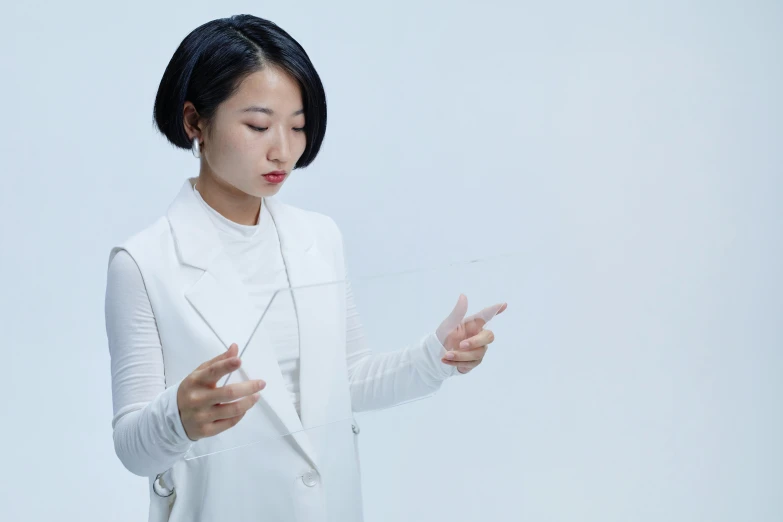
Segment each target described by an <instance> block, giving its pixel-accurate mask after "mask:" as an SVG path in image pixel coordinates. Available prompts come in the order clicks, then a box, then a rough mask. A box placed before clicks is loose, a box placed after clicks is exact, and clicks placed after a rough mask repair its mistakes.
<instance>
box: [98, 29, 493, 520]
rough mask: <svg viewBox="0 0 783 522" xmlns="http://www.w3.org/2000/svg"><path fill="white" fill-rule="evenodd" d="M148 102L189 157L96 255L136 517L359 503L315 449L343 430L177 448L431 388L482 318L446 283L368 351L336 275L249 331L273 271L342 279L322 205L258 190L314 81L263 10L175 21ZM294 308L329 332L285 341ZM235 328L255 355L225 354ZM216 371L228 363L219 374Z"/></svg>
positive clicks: (304, 514)
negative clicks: (143, 219)
mask: <svg viewBox="0 0 783 522" xmlns="http://www.w3.org/2000/svg"><path fill="white" fill-rule="evenodd" d="M154 120H155V123H156V125H157V128H158V129H159V130H160V132H161V133H162V134H163V135H164V136H165V137H166V138H167V139H168V140H169V141H170V142H171V143H172V144H173V145H174V146H176V147H178V148H181V149H190V150H191V151H192V152H193V154H194V155H195V156H196V157H197V158H199V165H200V167H199V172H198V176H197V177H194V178H190V179H188V180H186V181H185V183H184V184H183V186H182V189H181V190H180V192H179V194H178V195H177V196H176V198H175V199H174V201H173V202H172V203H171V205H170V207H169V209H168V211H167V212H166V215H164V216H162V217H161V218H159V219H158V220H157V221H156V222H155V223H153V224H152V225H151V226H149V227H147V228H146V229H144V230H142V231H141V232H139V233H137V234H136V235H134V236H133V237H131V238H129V239H128V240H127V241H125V242H124V243H122V244H121V245H119V246H117V247H115V248H113V249H112V251H111V255H110V259H109V268H108V284H107V291H106V327H107V334H108V340H109V349H110V353H111V366H112V368H111V369H112V394H113V405H114V418H113V429H114V442H115V448H116V452H117V455H118V456H119V458H120V460H121V461H122V463H123V464H124V465H125V466H126V468H127V469H128V470H130V471H131V472H133V473H135V474H137V475H140V476H146V477H149V483H150V499H151V504H150V520H152V521H162V520H172V521H185V520H187V521H194V520H307V521H312V520H338V519H339V520H342V521H346V520H347V521H351V520H357V521H358V520H361V516H362V515H361V503H360V502H359V499H360V498H361V497H360V484H359V482H358V480H355V479H353V480H351V477H349V476H348V475H347V474H345V472H344V470H343V469H342V468H341V467H340V466H339V465H338V466H336V467H335V466H331V467H330V466H329V465H327V464H326V463H325V459H324V458H323V457H324V455H325V454H327V453H330V454H331V453H334V452H336V451H337V450H338V449H342V447H340V445H341V444H344V445H346V447H347V448H354V449H355V434H354V433H350V432H348V433H344V434H343V433H342V432H340V435H339V438H338V439H335V440H332V441H331V442H330V445H332V446H330V447H329V448H328V451H326V450H324V449H323V448H320V451H315V450H314V449H313V447H312V446H311V447H308V444H309V443H308V441H307V440H306V437H281V438H280V439H279V440H276V441H274V443H272V442H270V443H269V444H255V445H252V446H250V447H247V448H244V449H241V450H238V451H231V452H226V454H225V455H220V456H219V457H215V458H203V459H186V458H184V457H185V455H186V454H187V453H188V451H190V450H191V449H192V448H193V446H194V445H201V449H202V450H204V451H206V452H209V449H210V448H212V447H217V446H210V444H214V443H215V441H219V440H221V438H223V440H226V438H227V437H229V436H230V434H237V433H242V431H241V430H246V431H250V430H255V429H263V428H264V427H268V426H270V425H272V424H271V423H275V422H276V423H277V424H275V425H276V426H279V425H280V424H281V423H282V426H283V428H282V429H283V431H282V432H281V433H290V432H294V431H297V428H298V429H299V430H301V429H302V427H303V426H313V425H318V423H319V422H323V421H325V420H328V415H326V413H325V411H326V409H327V408H332V407H335V404H336V405H337V406H336V408H337V410H334V411H331V412H329V415H334V414H335V411H339V412H344V411H347V412H349V413H350V412H351V411H360V410H368V409H373V408H378V407H382V406H390V405H393V404H397V403H399V402H402V401H405V400H409V399H414V398H416V397H421V396H424V395H427V394H429V393H432V392H433V391H435V390H437V389H438V388H439V387H440V385H441V383H442V382H443V381H444V380H445V379H446V378H448V377H450V376H451V375H454V374H455V373H466V372H468V371H470V370H471V369H473V368H475V367H476V366H477V365H478V364H480V363H481V360H482V358H483V357H484V354H485V352H486V349H487V345H488V344H489V343H491V342H492V340H493V335H492V332H491V331H489V330H484V329H482V326H483V324H484V322H485V321H484V320H480V319H476V318H475V316H474V317H473V318H469V319H471V320H470V321H468V320H464V319H463V318H464V315H465V310H466V308H467V303H466V299H465V297H464V296H460V299H459V301H458V304H457V307H456V308H455V309H454V311H453V312H452V314H450V315H449V317H448V318H447V319H446V320H445V321H444V322H443V324H441V325H440V327H439V328H438V329H437V330H436V331H435V332H433V333H432V334H430V335H428V336H426V337H425V338H424V339H422V340H421V341H420V342H418V343H415V344H414V345H412V346H409V347H407V348H405V349H402V350H399V351H396V352H392V353H372V352H371V351H370V350H369V349H368V348H367V347H366V346H365V344H364V338H363V335H362V332H361V325H360V323H359V319H358V316H357V313H356V310H355V307H354V304H353V298H352V295H351V293H350V287H347V288H345V290H344V291H343V292H342V295H340V296H332V297H323V296H327V295H329V294H328V293H324V294H323V296H322V297H321V298H320V300H319V299H314V300H313V301H312V302H310V303H308V306H304V305H303V304H302V303H301V302H297V301H298V300H297V299H296V295H294V296H293V298H292V296H291V294H290V293H287V292H283V293H281V294H278V298H276V302H275V306H274V307H271V308H270V310H272V309H274V310H276V312H274V313H272V312H271V311H270V312H269V313H270V314H272V316H271V317H265V319H264V322H265V324H267V325H268V328H266V329H265V334H264V335H266V336H267V337H266V338H265V339H263V340H259V339H260V337H259V336H256V335H254V326H255V323H256V322H257V320H258V317H259V316H260V314H261V311H263V310H264V309H265V308H266V307H267V305H268V304H269V301H270V297H271V295H272V292H273V291H274V290H275V289H277V288H287V287H299V286H303V285H308V284H314V283H324V282H328V281H340V280H343V279H345V263H344V260H343V246H342V237H341V234H340V231H339V230H338V228H337V226H336V225H335V223H334V221H333V220H332V219H331V218H329V217H326V216H324V215H321V214H318V213H315V212H309V211H305V210H302V209H298V208H294V207H292V206H289V205H286V204H283V203H281V202H279V201H277V200H276V199H275V198H274V197H273V196H275V195H276V194H277V192H278V191H279V190H280V188H281V187H282V185H283V183H284V182H285V180H286V179H287V178H288V176H290V174H291V172H292V171H293V170H295V169H297V168H303V167H306V166H307V165H309V164H310V163H312V162H313V160H314V159H315V157H316V155H317V154H318V150H319V148H320V145H321V142H322V140H323V137H324V132H325V129H326V98H325V94H324V89H323V86H322V84H321V81H320V79H319V76H318V74H317V73H316V71H315V69H314V67H313V65H312V63H311V62H310V60H309V58H308V56H307V54H306V53H305V51H304V49H302V47H301V46H300V45H299V44H298V43H297V42H296V41H295V40H294V39H293V38H291V36H289V35H288V34H287V33H286V32H285V31H283V30H282V29H280V28H279V27H277V26H276V25H275V24H273V23H272V22H269V21H266V20H263V19H260V18H257V17H254V16H250V15H238V16H232V17H231V18H225V19H219V20H214V21H212V22H209V23H206V24H204V25H202V26H201V27H198V28H197V29H195V30H194V31H193V32H192V33H190V34H189V35H188V36H187V37H186V38H185V39H184V40H183V41H182V43H181V44H180V46H179V47H178V48H177V50H176V52H175V53H174V56H173V57H172V58H171V61H170V62H169V64H168V66H167V68H166V71H165V72H164V74H163V78H162V80H161V82H160V86H159V89H158V93H157V97H156V99H155V107H154ZM337 309H339V310H341V311H342V315H341V314H338V313H333V311H334V310H337ZM503 309H505V304H504V305H502V306H498V307H496V308H494V309H493V310H492V315H494V313H499V312H502V311H503ZM487 310H489V309H487ZM275 314H276V315H275ZM308 314H310V315H308ZM313 314H317V315H313ZM303 321H307V322H304V323H303ZM304 325H317V328H323V330H322V331H318V332H316V333H317V335H318V336H319V337H318V338H319V339H337V340H341V341H340V342H332V343H330V342H324V343H323V345H322V346H321V347H320V348H319V350H317V351H310V352H307V353H305V352H304V351H302V352H301V353H300V341H301V339H300V334H301V332H302V331H304V330H305V329H306V327H305V326H304ZM314 327H315V326H314ZM462 340H466V341H465V342H464V343H462V344H461V343H460V341H462ZM246 343H247V349H246V352H243V353H247V354H248V355H253V354H255V356H256V358H257V359H256V360H255V362H252V363H250V362H249V361H248V360H247V359H246V357H245V356H244V355H243V357H242V360H241V361H240V359H239V357H238V352H239V349H240V348H239V347H240V346H245V344H246ZM302 346H304V344H302ZM335 347H336V348H335ZM235 371H236V372H235ZM243 371H244V373H243ZM229 374H230V375H232V376H233V375H239V376H240V377H239V378H237V379H236V382H232V383H230V384H226V385H224V386H221V385H219V384H220V382H219V381H220V380H221V379H222V378H224V377H225V376H226V375H229ZM300 384H301V386H300ZM262 390H263V391H262ZM326 398H328V401H329V402H328V403H327V402H325V401H326ZM256 406H258V407H256ZM240 421H242V423H241V424H240ZM285 430H289V431H288V432H286V431H285ZM300 435H301V434H300ZM333 450H334V451H333ZM351 455H355V454H354V453H351ZM355 464H356V463H355V462H353V463H352V464H351V465H355ZM349 467H351V466H350V465H348V464H345V468H349ZM341 474H342V475H341ZM297 479H301V480H297ZM330 484H331V486H330ZM324 488H327V489H328V488H331V489H330V490H329V495H330V496H329V502H328V503H326V502H325V501H324V498H325V493H324Z"/></svg>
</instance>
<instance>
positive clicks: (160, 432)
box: [114, 386, 193, 477]
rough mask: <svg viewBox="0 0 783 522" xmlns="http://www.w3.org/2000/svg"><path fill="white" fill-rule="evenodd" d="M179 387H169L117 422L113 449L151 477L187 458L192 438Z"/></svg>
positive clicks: (129, 466)
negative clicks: (183, 415) (182, 416)
mask: <svg viewBox="0 0 783 522" xmlns="http://www.w3.org/2000/svg"><path fill="white" fill-rule="evenodd" d="M177 389H178V386H172V387H170V388H167V389H166V390H165V391H164V392H163V393H161V394H160V395H158V396H157V397H156V398H155V399H154V400H153V401H151V402H149V403H147V404H146V405H145V406H144V407H142V408H140V409H136V410H134V411H129V412H127V413H125V414H122V415H121V416H119V417H118V418H117V419H116V420H115V422H114V451H115V453H116V454H117V456H118V457H119V459H120V461H121V462H122V464H123V465H124V466H125V467H126V468H127V469H128V471H130V472H131V473H134V474H136V475H140V476H145V477H152V476H155V475H157V474H158V473H161V472H163V471H166V470H167V469H169V468H170V467H171V466H172V465H173V464H174V463H175V462H177V461H178V460H180V459H181V458H183V457H184V455H185V454H186V453H187V451H188V449H190V446H191V444H193V441H191V440H190V439H189V438H188V436H187V434H186V433H185V429H184V427H183V426H182V421H181V420H180V417H179V410H178V408H177Z"/></svg>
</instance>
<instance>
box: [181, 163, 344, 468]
mask: <svg viewBox="0 0 783 522" xmlns="http://www.w3.org/2000/svg"><path fill="white" fill-rule="evenodd" d="M194 182H195V178H191V179H188V180H186V182H185V183H184V185H183V187H182V189H181V190H180V193H179V194H178V196H177V197H176V198H175V200H174V201H173V202H172V204H171V206H170V207H169V210H168V219H169V222H170V224H171V229H172V233H173V236H174V240H175V244H176V248H177V251H178V255H179V258H180V261H181V262H182V263H183V264H186V265H190V266H192V267H194V268H197V269H200V270H202V271H203V273H202V274H201V276H200V277H198V278H197V279H196V280H195V282H194V283H193V284H192V285H191V286H190V287H189V288H187V289H186V290H185V298H186V299H187V300H188V301H189V302H190V303H191V304H192V306H193V307H194V308H195V309H196V311H197V312H198V313H199V315H200V316H201V318H202V319H203V320H204V321H205V322H206V323H207V324H208V325H209V327H210V328H211V329H212V331H213V332H214V333H215V335H216V336H217V337H218V339H219V340H220V342H221V343H222V345H223V349H224V350H225V349H228V347H229V346H230V345H231V344H232V343H236V344H237V345H238V346H239V351H240V353H242V367H241V369H240V370H239V373H240V374H241V375H242V377H244V378H245V379H263V380H264V381H266V383H267V386H266V388H265V389H264V390H263V391H262V392H261V400H262V401H263V402H264V403H266V405H267V406H268V408H269V409H270V410H271V411H272V412H273V413H274V415H275V416H276V417H277V420H278V421H279V422H280V423H282V425H283V426H284V429H285V430H286V432H287V433H294V435H293V436H292V438H293V439H294V441H295V442H296V443H297V445H298V446H299V449H300V450H301V451H302V453H303V454H304V456H305V457H306V458H307V459H308V460H309V461H310V463H311V465H312V466H313V467H315V468H316V469H317V468H318V465H317V459H316V455H315V451H314V449H313V447H312V445H311V444H310V441H309V439H308V437H307V434H306V433H305V432H303V431H302V430H303V428H304V425H303V422H302V420H305V421H306V420H307V416H312V415H310V414H309V413H308V415H307V416H306V415H305V414H304V411H303V415H302V420H300V417H299V416H298V415H297V414H296V409H295V408H294V406H293V404H292V403H291V400H290V398H289V396H288V391H287V390H286V388H285V383H284V380H283V376H282V373H281V372H280V367H279V365H278V363H277V358H276V355H275V353H274V349H273V347H272V346H271V343H270V339H269V337H268V334H267V333H266V331H265V325H264V322H263V321H261V324H259V319H261V313H260V312H258V311H257V310H256V309H255V308H254V306H253V305H252V303H251V301H250V298H249V296H248V294H247V291H246V290H245V288H244V286H243V284H242V281H241V280H240V278H239V276H238V274H237V272H236V270H235V268H234V266H233V264H232V261H231V259H229V258H228V256H227V255H226V254H225V252H224V251H223V247H222V244H221V242H220V237H219V236H218V234H217V231H216V230H215V229H214V226H213V223H212V222H211V220H210V218H209V216H208V215H207V214H206V213H205V212H204V209H203V208H201V202H199V201H198V199H197V197H196V195H195V194H194V193H193V183H194ZM270 200H271V198H265V200H264V202H265V203H266V204H267V205H268V206H267V208H268V210H269V211H270V214H272V216H273V220H274V221H275V225H276V228H277V230H278V234H279V236H280V240H281V246H283V245H284V246H283V256H284V261H285V263H286V268H287V270H288V274H289V281H290V284H291V285H293V286H297V285H298V284H300V283H301V284H307V283H306V282H307V281H318V282H323V281H329V280H331V279H330V276H331V275H332V274H331V269H330V267H329V263H328V260H324V259H323V257H322V256H321V255H320V253H319V252H318V249H317V248H316V246H315V242H314V237H313V234H312V232H311V231H310V227H309V226H308V224H307V223H305V222H302V221H301V220H300V219H297V217H296V216H292V215H290V214H291V213H290V212H285V211H283V207H282V205H281V204H276V203H274V202H272V203H271V204H270ZM273 209H275V210H274V211H273ZM323 278H326V279H323ZM319 280H320V281H319ZM296 296H297V294H296V293H295V294H294V297H296ZM308 304H309V305H316V306H317V305H319V303H314V302H311V303H308ZM320 304H323V303H320ZM273 306H274V301H273ZM331 306H334V303H331ZM299 308H300V307H297V312H298V313H300V314H301V312H302V311H301V310H300V309H299ZM343 310H344V308H343ZM305 316H306V317H305V323H304V324H311V323H312V321H313V319H312V312H309V311H308V312H305ZM300 324H302V323H301V322H300ZM315 324H317V323H315ZM343 325H344V323H343ZM301 329H302V328H300V330H301ZM300 336H301V333H300ZM307 344H310V343H307ZM300 345H303V343H302V341H301V340H300ZM243 349H244V351H243ZM216 355H217V353H216ZM300 357H301V374H300V387H301V390H300V391H301V400H302V407H303V409H304V407H305V405H306V404H308V403H309V402H311V401H310V400H309V399H308V393H307V391H306V390H309V389H310V385H309V384H308V383H307V380H308V379H310V378H312V374H313V369H312V366H311V363H310V362H309V361H307V362H306V359H308V358H309V353H308V354H307V355H306V354H303V353H302V354H300ZM315 364H317V362H316V363H315ZM259 406H262V405H261V404H260V401H259V404H258V405H256V407H259ZM309 411H310V409H308V412H309ZM308 425H310V426H312V425H314V424H310V423H309V422H308Z"/></svg>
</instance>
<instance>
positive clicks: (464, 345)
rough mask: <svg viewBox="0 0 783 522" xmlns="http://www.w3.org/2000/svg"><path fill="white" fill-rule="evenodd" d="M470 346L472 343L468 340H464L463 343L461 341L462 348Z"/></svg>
mask: <svg viewBox="0 0 783 522" xmlns="http://www.w3.org/2000/svg"><path fill="white" fill-rule="evenodd" d="M468 346H470V343H469V342H468V341H462V342H461V343H459V347H460V348H467V347H468Z"/></svg>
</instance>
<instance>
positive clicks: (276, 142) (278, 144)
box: [267, 127, 291, 165]
mask: <svg viewBox="0 0 783 522" xmlns="http://www.w3.org/2000/svg"><path fill="white" fill-rule="evenodd" d="M267 158H268V159H269V161H274V162H277V163H280V164H283V165H284V164H286V163H288V160H289V159H291V143H290V142H289V138H288V136H287V135H286V132H285V130H283V129H281V128H280V127H277V128H276V130H275V132H274V139H273V140H272V145H271V147H269V151H268V152H267Z"/></svg>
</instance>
